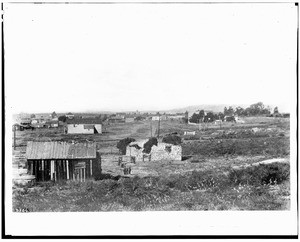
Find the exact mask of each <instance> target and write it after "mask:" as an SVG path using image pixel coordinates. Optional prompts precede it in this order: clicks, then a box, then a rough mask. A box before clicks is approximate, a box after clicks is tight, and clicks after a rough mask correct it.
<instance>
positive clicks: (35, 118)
mask: <svg viewBox="0 0 300 242" xmlns="http://www.w3.org/2000/svg"><path fill="white" fill-rule="evenodd" d="M59 125H60V123H59V120H58V115H57V114H56V113H55V112H53V113H52V114H50V115H46V114H32V115H30V116H21V117H20V119H19V122H18V123H16V124H14V125H13V128H14V129H15V130H24V129H36V128H57V127H58V126H59Z"/></svg>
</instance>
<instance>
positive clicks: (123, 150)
mask: <svg viewBox="0 0 300 242" xmlns="http://www.w3.org/2000/svg"><path fill="white" fill-rule="evenodd" d="M134 141H135V139H133V138H129V137H127V138H125V139H121V140H119V142H118V143H117V148H118V149H119V151H120V153H121V154H122V155H125V154H126V147H127V145H129V144H130V143H131V142H134Z"/></svg>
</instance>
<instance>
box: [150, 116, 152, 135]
mask: <svg viewBox="0 0 300 242" xmlns="http://www.w3.org/2000/svg"><path fill="white" fill-rule="evenodd" d="M150 133H151V138H152V118H150Z"/></svg>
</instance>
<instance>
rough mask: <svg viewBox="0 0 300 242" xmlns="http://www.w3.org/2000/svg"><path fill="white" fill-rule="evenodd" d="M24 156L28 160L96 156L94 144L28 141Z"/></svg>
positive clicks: (89, 157) (90, 157)
mask: <svg viewBox="0 0 300 242" xmlns="http://www.w3.org/2000/svg"><path fill="white" fill-rule="evenodd" d="M26 158H27V159H30V160H41V159H94V158H96V144H95V143H87V142H85V143H76V144H74V143H67V142H34V141H29V142H28V143H27V147H26Z"/></svg>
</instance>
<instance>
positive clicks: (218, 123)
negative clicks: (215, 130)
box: [215, 119, 223, 125]
mask: <svg viewBox="0 0 300 242" xmlns="http://www.w3.org/2000/svg"><path fill="white" fill-rule="evenodd" d="M222 123H223V121H222V120H221V119H217V120H215V124H217V125H220V124H222Z"/></svg>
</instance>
